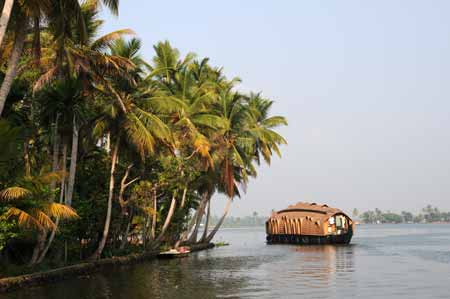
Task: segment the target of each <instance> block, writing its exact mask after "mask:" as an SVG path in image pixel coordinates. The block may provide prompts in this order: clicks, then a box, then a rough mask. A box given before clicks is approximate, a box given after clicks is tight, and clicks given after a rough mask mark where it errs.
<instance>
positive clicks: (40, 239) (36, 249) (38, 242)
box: [30, 230, 47, 266]
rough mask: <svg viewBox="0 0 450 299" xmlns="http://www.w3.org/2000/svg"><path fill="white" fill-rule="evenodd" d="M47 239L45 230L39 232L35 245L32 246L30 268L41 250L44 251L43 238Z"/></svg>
mask: <svg viewBox="0 0 450 299" xmlns="http://www.w3.org/2000/svg"><path fill="white" fill-rule="evenodd" d="M46 237H47V231H45V230H39V232H38V236H37V240H36V245H35V246H34V250H33V255H32V256H31V261H30V266H31V265H35V264H36V262H37V260H38V258H39V255H40V254H41V252H42V250H43V249H44V245H45V238H46Z"/></svg>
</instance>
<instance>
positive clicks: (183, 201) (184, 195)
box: [180, 187, 188, 209]
mask: <svg viewBox="0 0 450 299" xmlns="http://www.w3.org/2000/svg"><path fill="white" fill-rule="evenodd" d="M187 190H188V188H187V187H184V190H183V196H182V197H181V205H180V209H182V208H184V205H185V203H186V193H187Z"/></svg>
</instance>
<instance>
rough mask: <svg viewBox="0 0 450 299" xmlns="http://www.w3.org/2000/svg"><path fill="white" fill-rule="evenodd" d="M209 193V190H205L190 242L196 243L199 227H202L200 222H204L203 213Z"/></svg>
mask: <svg viewBox="0 0 450 299" xmlns="http://www.w3.org/2000/svg"><path fill="white" fill-rule="evenodd" d="M209 198H210V197H209V194H208V192H204V193H203V198H202V201H201V202H200V205H199V207H198V209H197V212H196V214H195V216H194V217H195V226H194V230H193V231H192V234H191V236H190V237H189V239H188V240H187V242H188V243H195V242H197V235H198V229H199V228H200V223H201V222H202V217H203V214H204V212H205V207H206V203H207V202H208V200H209Z"/></svg>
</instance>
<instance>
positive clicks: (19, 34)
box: [0, 0, 119, 116]
mask: <svg viewBox="0 0 450 299" xmlns="http://www.w3.org/2000/svg"><path fill="white" fill-rule="evenodd" d="M101 3H103V4H104V5H105V6H107V7H108V8H109V9H110V10H111V11H112V12H113V13H114V14H117V13H118V6H119V0H88V1H86V2H84V4H83V5H84V6H85V7H86V6H88V7H92V8H94V9H96V8H97V6H98V5H99V4H101ZM13 5H14V1H12V0H5V3H4V7H3V12H4V13H3V12H2V15H1V17H0V45H1V43H2V41H3V37H4V32H6V27H7V25H8V23H9V19H10V15H11V9H12V7H13ZM16 6H20V7H18V15H17V18H16V19H17V20H16V22H15V27H14V29H15V30H14V31H15V33H16V34H15V40H14V47H13V51H12V53H11V56H10V59H9V61H8V69H7V71H6V74H5V78H4V80H3V82H2V85H1V87H0V116H1V114H2V112H3V108H4V105H5V101H6V98H7V96H8V94H9V91H10V90H11V86H12V82H13V80H14V78H15V77H16V74H17V68H18V64H19V60H20V57H21V54H22V50H23V46H24V43H25V38H26V33H27V29H28V27H29V23H30V19H35V20H37V22H36V23H37V24H39V20H40V19H41V18H42V17H46V18H48V19H50V20H55V19H56V20H57V23H58V25H57V28H58V29H59V31H60V34H57V35H56V36H57V40H58V44H59V46H60V47H59V48H60V50H59V54H58V57H60V58H59V60H61V59H62V58H61V55H62V50H61V49H64V48H65V47H66V44H65V43H64V40H65V38H66V33H67V32H68V31H70V30H71V25H72V24H77V27H78V30H79V33H80V36H84V35H85V34H86V32H85V30H86V26H85V24H84V23H83V20H84V18H83V16H82V12H81V11H82V8H81V6H80V3H79V2H78V0H25V1H23V2H20V5H19V4H17V5H16ZM38 27H39V26H37V28H38ZM2 32H3V33H2ZM61 33H63V34H61ZM36 34H37V35H36V36H38V34H40V32H39V30H38V31H37V33H36Z"/></svg>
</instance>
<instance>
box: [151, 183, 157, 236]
mask: <svg viewBox="0 0 450 299" xmlns="http://www.w3.org/2000/svg"><path fill="white" fill-rule="evenodd" d="M157 210H158V202H157V201H156V187H155V188H154V189H153V215H152V229H151V232H150V238H151V240H154V239H155V238H156V220H157V217H156V216H157V215H156V211H157Z"/></svg>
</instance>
